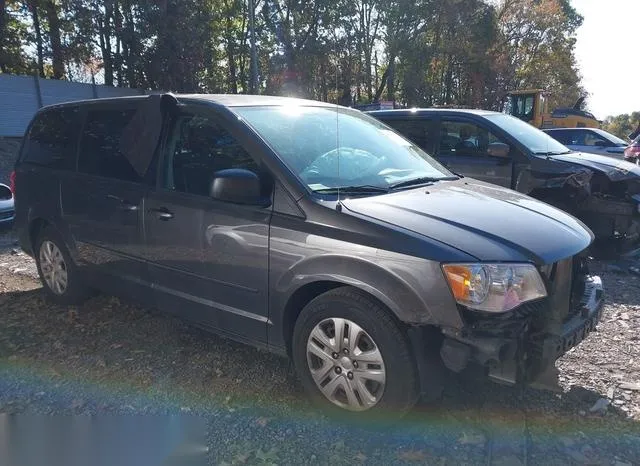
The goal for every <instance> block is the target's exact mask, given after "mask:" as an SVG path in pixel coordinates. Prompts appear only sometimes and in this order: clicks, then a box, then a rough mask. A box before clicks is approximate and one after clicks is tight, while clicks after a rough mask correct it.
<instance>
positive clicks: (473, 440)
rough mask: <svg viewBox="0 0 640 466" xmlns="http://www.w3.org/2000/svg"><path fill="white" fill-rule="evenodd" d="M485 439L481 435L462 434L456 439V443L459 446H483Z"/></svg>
mask: <svg viewBox="0 0 640 466" xmlns="http://www.w3.org/2000/svg"><path fill="white" fill-rule="evenodd" d="M486 441H487V439H486V438H485V436H484V435H482V434H467V433H466V432H463V433H462V437H460V438H459V439H458V443H459V444H461V445H484V444H485V443H486Z"/></svg>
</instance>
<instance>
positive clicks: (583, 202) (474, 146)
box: [370, 109, 640, 250]
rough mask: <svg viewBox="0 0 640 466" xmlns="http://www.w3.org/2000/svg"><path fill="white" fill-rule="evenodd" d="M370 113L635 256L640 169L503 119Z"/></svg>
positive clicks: (446, 112)
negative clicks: (576, 220) (571, 218)
mask: <svg viewBox="0 0 640 466" xmlns="http://www.w3.org/2000/svg"><path fill="white" fill-rule="evenodd" d="M370 114H371V115H373V116H375V117H376V118H378V119H379V120H381V121H383V122H385V123H386V124H388V125H390V126H392V127H393V128H395V129H396V130H397V131H398V132H400V133H401V134H404V135H405V136H406V137H408V138H409V139H411V140H412V141H413V142H414V143H415V144H416V145H418V146H419V147H421V148H422V149H424V150H425V151H426V152H427V153H430V154H433V156H434V157H435V158H436V159H437V160H438V161H439V162H440V163H442V164H443V165H445V166H446V167H447V168H449V169H451V170H452V171H454V172H456V173H459V174H462V175H465V176H469V177H472V178H475V179H478V180H482V181H486V182H489V183H493V184H496V185H499V186H504V187H507V188H511V189H513V190H515V191H519V192H521V193H524V194H528V195H530V196H532V197H534V198H536V199H539V200H542V201H544V202H547V203H549V204H552V205H554V206H556V207H558V208H560V209H562V210H564V211H566V212H569V213H571V214H572V215H575V216H576V217H578V218H579V219H581V220H582V221H583V222H584V223H585V224H586V225H587V226H588V227H589V228H590V229H591V230H592V231H593V232H594V233H595V235H596V238H597V239H598V240H600V241H601V242H603V243H611V242H614V241H615V242H616V243H618V246H619V248H618V249H619V250H628V249H629V248H633V247H636V246H637V243H638V241H639V240H640V222H639V220H640V214H639V213H638V212H639V210H640V167H638V166H636V165H633V164H630V163H627V162H625V161H623V160H616V159H614V158H611V157H606V156H603V155H596V154H590V153H580V152H573V151H572V150H570V149H569V148H567V147H566V146H565V145H563V144H561V143H560V142H558V141H557V140H556V139H553V138H551V137H550V136H549V135H547V134H545V133H544V132H542V131H540V130H538V129H536V128H534V127H533V126H531V125H529V124H527V123H525V122H523V121H521V120H519V119H517V118H513V117H511V116H509V115H506V114H503V113H496V112H489V111H483V110H457V109H456V110H451V109H437V110H431V109H418V110H381V111H372V112H370ZM564 131H568V132H572V131H573V130H564ZM586 131H596V130H591V129H589V130H586ZM550 134H555V133H551V132H550Z"/></svg>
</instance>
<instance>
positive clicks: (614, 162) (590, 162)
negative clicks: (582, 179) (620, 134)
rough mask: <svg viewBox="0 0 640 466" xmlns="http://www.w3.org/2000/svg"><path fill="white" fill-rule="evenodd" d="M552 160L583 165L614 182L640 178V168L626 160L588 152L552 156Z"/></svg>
mask: <svg viewBox="0 0 640 466" xmlns="http://www.w3.org/2000/svg"><path fill="white" fill-rule="evenodd" d="M550 158H551V160H557V161H561V162H567V163H571V164H577V165H581V166H583V167H585V168H589V169H591V170H594V171H598V172H602V173H604V174H605V175H607V177H608V178H609V179H611V180H612V181H618V180H625V179H630V178H638V177H640V166H638V165H635V164H633V163H630V162H627V161H625V160H618V159H615V158H613V157H607V156H606V155H598V154H588V153H586V152H570V153H568V154H560V155H552V156H550Z"/></svg>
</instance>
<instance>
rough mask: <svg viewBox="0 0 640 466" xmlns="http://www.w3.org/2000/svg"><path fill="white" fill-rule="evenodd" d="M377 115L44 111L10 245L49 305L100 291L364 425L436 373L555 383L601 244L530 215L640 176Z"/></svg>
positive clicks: (585, 330) (589, 314)
mask: <svg viewBox="0 0 640 466" xmlns="http://www.w3.org/2000/svg"><path fill="white" fill-rule="evenodd" d="M374 115H375V117H376V118H373V116H372V115H367V114H364V113H361V112H359V111H356V110H353V109H348V108H343V107H336V106H334V105H329V104H325V103H319V102H314V101H306V100H297V99H289V98H276V97H267V96H246V95H245V96H242V95H235V96H210V95H178V96H174V95H170V94H166V95H162V96H160V95H153V96H148V97H131V98H119V99H106V100H94V101H87V102H75V103H70V104H64V105H56V106H52V107H47V108H44V109H42V110H41V111H39V112H38V114H37V115H36V116H35V118H34V120H33V121H32V123H31V124H30V126H29V128H28V131H27V134H26V136H25V138H24V142H23V146H22V148H21V152H20V156H19V159H18V162H17V164H16V168H15V186H14V192H15V208H16V216H15V226H16V229H17V231H18V235H19V239H20V244H21V246H22V248H23V249H24V250H25V251H26V252H27V253H29V254H31V255H33V257H34V258H35V260H36V263H37V267H38V272H39V274H40V278H41V280H42V283H43V287H44V290H45V292H46V294H47V295H48V297H49V298H50V299H51V300H53V301H54V302H57V303H62V304H72V303H78V302H79V301H82V300H83V299H85V298H86V297H88V296H89V295H90V294H91V292H92V290H101V291H104V292H108V293H113V294H117V295H121V296H125V297H128V298H131V299H136V300H137V301H138V302H141V303H143V304H146V305H149V306H153V307H157V308H159V309H162V310H164V311H167V312H170V313H174V314H177V315H179V316H180V317H182V318H185V319H188V320H190V321H192V322H194V323H195V324H197V325H200V326H202V327H204V328H206V329H210V330H212V331H215V332H218V333H220V334H223V335H226V336H228V337H230V338H233V339H236V340H239V341H241V342H245V343H249V344H253V345H256V346H259V347H263V348H266V349H268V350H270V351H274V352H276V353H280V354H283V355H288V356H289V357H291V359H292V360H293V363H294V366H295V368H296V371H297V373H298V374H299V376H300V379H301V380H302V383H303V385H304V387H305V388H306V390H307V391H308V392H309V394H310V395H311V397H312V398H313V399H314V400H317V401H318V402H319V403H320V404H321V405H322V406H324V407H333V408H336V409H337V410H339V411H344V412H346V413H357V416H360V417H362V416H367V417H368V416H378V415H384V416H386V417H389V416H397V415H401V414H402V413H404V412H406V411H407V410H408V409H409V408H410V407H411V406H412V405H413V404H414V403H415V402H416V400H417V399H418V397H419V396H420V395H423V396H427V397H433V396H437V395H438V394H439V393H440V392H441V391H442V389H443V380H444V379H443V375H444V371H446V370H449V371H453V372H461V371H464V370H467V369H469V368H472V367H480V368H481V369H483V370H484V372H485V373H486V375H487V376H488V377H489V378H491V379H493V380H495V381H498V382H500V383H507V384H542V385H544V384H548V383H551V382H552V381H553V377H554V374H555V368H554V362H555V361H556V360H557V358H559V357H560V356H561V355H562V354H564V353H565V352H566V351H568V350H569V349H571V348H572V347H574V346H575V345H577V344H578V343H579V342H580V341H581V340H582V339H584V338H585V337H586V336H587V335H588V334H589V333H590V332H591V331H592V330H593V329H594V328H595V326H596V324H597V323H598V321H599V319H600V317H601V312H602V308H603V303H604V291H603V287H602V283H601V280H600V279H599V277H597V276H594V275H592V274H590V272H589V270H588V266H587V262H586V258H585V255H586V254H587V252H588V248H589V246H590V245H591V243H592V241H593V239H594V236H593V233H592V231H591V230H590V229H589V228H588V227H587V226H586V225H585V224H584V223H583V222H581V221H580V220H578V219H577V218H575V217H574V216H572V215H570V214H568V213H566V212H564V211H563V210H560V209H557V208H555V207H553V206H552V205H550V204H548V203H545V202H541V201H539V200H536V199H534V198H533V197H530V196H528V195H526V194H525V193H527V194H530V193H533V194H540V196H539V197H540V198H545V196H544V195H547V196H546V200H551V201H554V200H555V201H557V203H560V202H559V201H561V200H564V201H565V202H566V203H567V204H568V205H570V206H585V205H590V204H588V203H589V202H593V203H595V202H601V203H603V204H606V203H607V202H611V200H610V198H611V197H614V195H619V196H622V197H623V196H625V195H626V194H625V192H626V191H625V190H628V189H632V188H631V186H632V183H634V182H635V180H636V178H637V174H636V173H635V171H636V170H638V169H637V168H636V167H635V166H634V165H629V166H630V167H631V168H628V167H627V166H626V165H625V166H624V167H623V168H622V169H617V168H616V167H615V166H614V165H611V164H608V163H607V162H605V161H603V160H601V159H599V158H591V159H583V158H582V157H579V156H576V155H574V154H572V153H570V152H569V151H568V150H567V149H566V148H565V147H564V146H562V145H561V144H559V143H557V142H556V141H554V140H553V139H552V138H550V137H548V136H547V135H545V134H544V133H541V132H540V131H537V130H534V129H533V128H532V127H530V126H529V125H527V124H526V123H523V122H521V121H519V120H517V119H515V118H513V117H510V116H507V115H502V114H494V113H490V112H459V111H456V112H454V111H418V112H409V111H393V112H378V113H374ZM377 118H379V119H377ZM380 120H383V121H384V122H386V123H388V124H389V126H388V125H386V124H384V123H383V122H382V121H380ZM392 127H393V128H396V129H397V130H398V131H399V132H398V131H394V130H393V129H392ZM400 133H404V134H407V135H408V136H409V137H410V139H411V140H410V139H407V138H405V137H403V136H401V134H400ZM412 140H413V141H415V142H412ZM425 150H426V151H427V152H425ZM428 152H431V153H433V154H434V155H435V157H432V156H430V155H429V154H428ZM585 160H586V161H585ZM460 173H466V174H467V175H471V177H467V176H462V175H460ZM474 178H478V179H474ZM615 186H618V188H616V187H615ZM509 188H515V190H512V189H509ZM607 190H609V191H607ZM518 191H520V192H518ZM618 193H619V194H618ZM615 199H618V198H615ZM595 200H597V201H595ZM619 202H620V204H621V205H623V206H626V205H627V204H625V202H629V201H627V200H626V199H625V200H624V201H623V200H622V198H621V199H620V201H619ZM571 203H573V204H571ZM585 203H587V204H585ZM632 207H633V209H634V211H635V210H636V209H637V206H636V204H633V206H632ZM594 209H595V207H594ZM568 210H571V209H568ZM578 211H579V212H584V211H587V212H588V210H587V209H583V210H578ZM625 215H626V214H625V213H624V212H622V213H620V214H619V217H620V219H623V220H629V221H631V217H633V216H632V215H629V216H628V217H629V219H627V217H626V216H625ZM612 220H615V221H618V220H619V219H618V217H615V216H612ZM603 231H604V229H603Z"/></svg>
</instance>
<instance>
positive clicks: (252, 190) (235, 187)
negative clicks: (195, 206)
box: [209, 168, 264, 205]
mask: <svg viewBox="0 0 640 466" xmlns="http://www.w3.org/2000/svg"><path fill="white" fill-rule="evenodd" d="M260 188H261V185H260V178H258V175H256V174H255V173H253V172H252V171H250V170H245V169H241V168H231V169H227V170H220V171H217V172H215V173H214V174H213V180H212V181H211V187H210V190H209V195H210V196H211V197H212V198H214V199H217V200H219V201H225V202H231V203H234V204H246V205H259V204H264V200H263V199H262V198H261V193H260Z"/></svg>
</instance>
